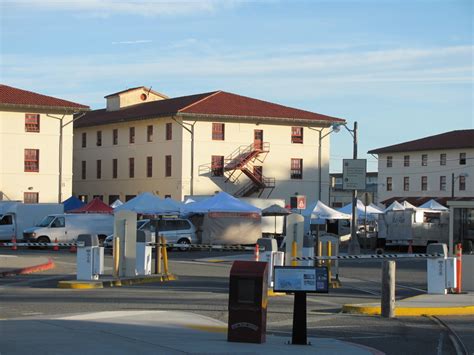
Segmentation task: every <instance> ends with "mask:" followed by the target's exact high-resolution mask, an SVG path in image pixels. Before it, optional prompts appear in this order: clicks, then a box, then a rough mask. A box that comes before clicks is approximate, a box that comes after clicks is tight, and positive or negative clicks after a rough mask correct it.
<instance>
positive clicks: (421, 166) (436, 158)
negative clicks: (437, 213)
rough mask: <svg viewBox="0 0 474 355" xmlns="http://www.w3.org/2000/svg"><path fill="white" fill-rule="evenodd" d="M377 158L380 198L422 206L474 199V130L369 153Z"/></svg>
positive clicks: (380, 199) (426, 138)
mask: <svg viewBox="0 0 474 355" xmlns="http://www.w3.org/2000/svg"><path fill="white" fill-rule="evenodd" d="M369 154H377V155H378V162H379V163H378V170H379V176H378V179H379V181H378V198H379V201H380V202H382V203H384V204H385V205H388V204H390V203H391V202H393V201H394V200H397V201H402V200H407V201H408V202H410V203H412V204H414V205H415V206H419V205H421V204H423V203H424V202H426V201H427V200H429V199H432V198H434V199H437V200H438V202H441V203H443V204H446V201H447V200H455V199H466V198H473V199H474V130H473V129H468V130H458V131H451V132H447V133H442V134H438V135H435V136H430V137H425V138H421V139H417V140H414V141H409V142H405V143H400V144H396V145H392V146H388V147H384V148H378V149H374V150H371V151H369Z"/></svg>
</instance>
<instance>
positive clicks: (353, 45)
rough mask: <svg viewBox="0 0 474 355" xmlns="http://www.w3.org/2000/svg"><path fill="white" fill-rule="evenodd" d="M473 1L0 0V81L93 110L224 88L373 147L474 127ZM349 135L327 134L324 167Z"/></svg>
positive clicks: (348, 144)
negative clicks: (151, 96)
mask: <svg viewBox="0 0 474 355" xmlns="http://www.w3.org/2000/svg"><path fill="white" fill-rule="evenodd" d="M472 4H473V2H472V1H470V0H457V1H448V0H446V1H414V0H406V1H404V0H399V1H389V0H378V1H375V0H372V1H363V0H360V1H359V0H353V1H350V0H347V1H339V0H333V1H317V0H315V1H239V0H234V1H217V0H216V1H213V0H201V1H193V0H188V1H171V0H168V1H158V0H156V1H153V0H147V1H130V0H129V1H119V0H87V1H86V0H83V1H74V0H70V1H65V0H55V1H53V0H43V1H41V0H38V1H35V0H29V1H24V0H15V1H12V0H3V1H2V2H1V4H0V11H1V12H0V14H1V24H0V26H1V27H0V30H1V34H0V35H1V37H0V42H1V43H0V51H1V72H0V77H1V78H0V79H1V80H0V81H1V82H2V83H5V84H7V85H12V86H15V87H19V88H23V89H27V90H32V91H37V92H40V93H43V94H48V95H53V96H58V97H61V98H65V99H70V100H73V101H76V102H79V103H83V104H87V105H89V106H91V107H92V108H102V107H104V105H105V100H104V98H103V97H104V96H105V95H107V94H109V93H112V92H116V91H119V90H122V89H125V88H127V87H133V86H140V85H145V86H150V85H151V86H152V87H153V89H154V90H157V91H159V92H162V93H165V94H167V95H169V96H182V95H188V94H194V93H201V92H207V91H213V90H225V91H229V92H233V93H237V94H241V95H246V96H251V97H255V98H259V99H263V100H268V101H272V102H276V103H280V104H283V105H288V106H293V107H297V108H302V109H306V110H309V111H313V112H318V113H323V114H327V115H331V116H336V117H341V118H345V119H346V120H347V121H348V123H349V126H350V127H352V124H353V122H354V121H357V122H358V125H359V157H361V158H367V159H368V169H369V170H370V171H375V170H376V168H377V164H376V160H375V158H374V157H372V156H367V155H366V154H365V153H366V152H367V151H368V150H370V149H374V148H379V147H383V146H386V145H391V144H396V143H400V142H403V141H407V140H412V139H417V138H421V137H424V136H428V135H432V134H437V133H441V132H445V131H450V130H454V129H472V128H474V118H473V84H472V82H473V48H474V47H473V5H472ZM351 157H352V138H351V137H350V135H349V134H348V133H347V132H345V131H344V130H342V131H340V132H339V133H338V134H332V135H331V171H334V172H338V171H341V169H342V159H343V158H351Z"/></svg>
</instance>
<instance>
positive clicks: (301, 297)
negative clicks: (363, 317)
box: [273, 266, 329, 345]
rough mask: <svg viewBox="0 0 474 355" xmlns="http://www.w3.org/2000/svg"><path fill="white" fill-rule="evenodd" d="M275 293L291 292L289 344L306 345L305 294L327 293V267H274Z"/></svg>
mask: <svg viewBox="0 0 474 355" xmlns="http://www.w3.org/2000/svg"><path fill="white" fill-rule="evenodd" d="M273 272H274V284H273V289H274V291H275V292H287V293H288V292H293V293H294V294H295V301H294V304H293V331H292V336H291V344H293V345H308V341H307V327H306V293H308V292H311V293H328V290H329V277H328V269H327V267H325V266H323V267H312V266H296V267H295V266H293V267H288V266H275V269H274V271H273Z"/></svg>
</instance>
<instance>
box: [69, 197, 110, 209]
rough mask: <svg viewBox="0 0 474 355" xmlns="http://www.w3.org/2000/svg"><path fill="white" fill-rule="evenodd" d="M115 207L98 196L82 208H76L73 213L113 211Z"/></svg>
mask: <svg viewBox="0 0 474 355" xmlns="http://www.w3.org/2000/svg"><path fill="white" fill-rule="evenodd" d="M113 210H114V209H113V208H112V207H110V206H108V205H107V204H105V203H104V202H102V200H101V199H100V198H98V197H96V198H95V199H93V200H92V201H91V202H89V203H88V204H87V205H85V206H82V207H80V208H76V209H74V210H72V211H69V212H71V213H112V211H113Z"/></svg>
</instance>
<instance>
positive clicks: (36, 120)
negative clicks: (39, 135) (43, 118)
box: [25, 113, 40, 132]
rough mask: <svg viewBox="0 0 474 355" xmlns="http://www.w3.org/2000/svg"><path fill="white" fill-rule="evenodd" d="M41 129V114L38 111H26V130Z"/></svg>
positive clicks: (34, 130) (37, 130)
mask: <svg viewBox="0 0 474 355" xmlns="http://www.w3.org/2000/svg"><path fill="white" fill-rule="evenodd" d="M39 131H40V115H39V114H37V113H25V132H39Z"/></svg>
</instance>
